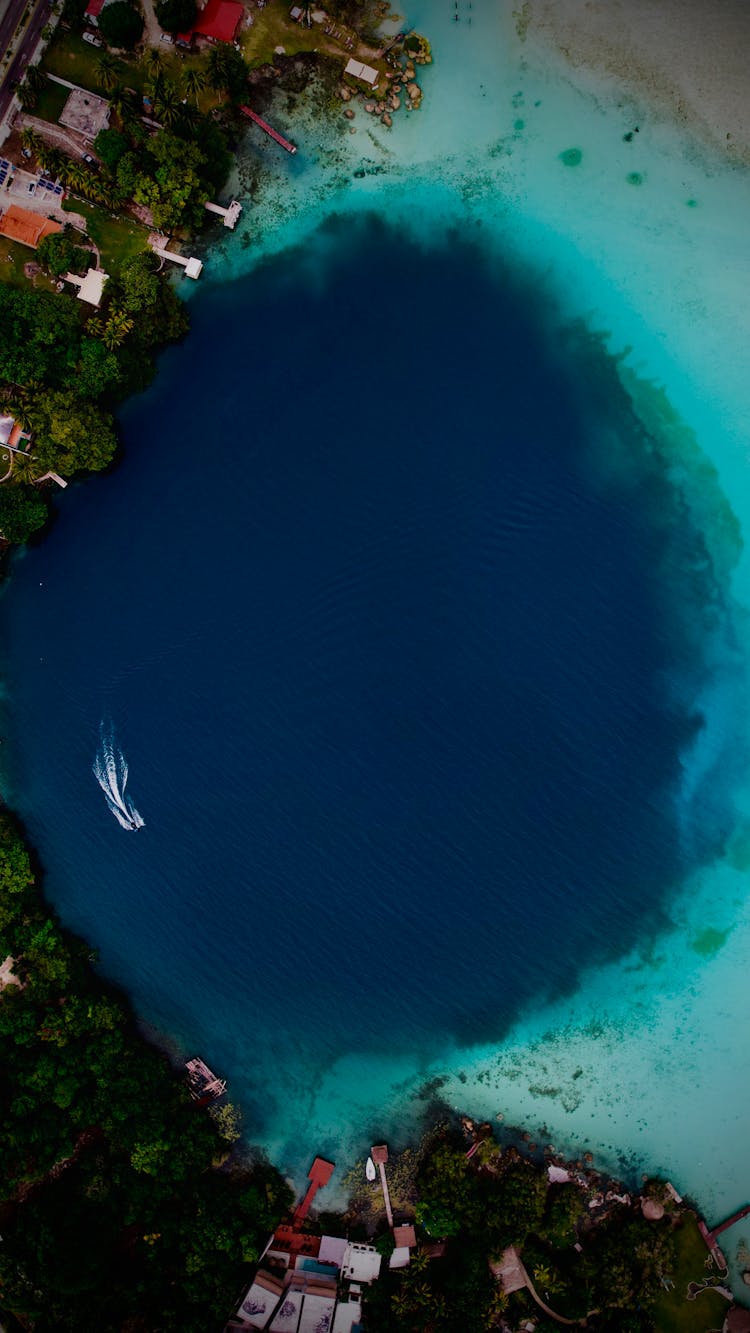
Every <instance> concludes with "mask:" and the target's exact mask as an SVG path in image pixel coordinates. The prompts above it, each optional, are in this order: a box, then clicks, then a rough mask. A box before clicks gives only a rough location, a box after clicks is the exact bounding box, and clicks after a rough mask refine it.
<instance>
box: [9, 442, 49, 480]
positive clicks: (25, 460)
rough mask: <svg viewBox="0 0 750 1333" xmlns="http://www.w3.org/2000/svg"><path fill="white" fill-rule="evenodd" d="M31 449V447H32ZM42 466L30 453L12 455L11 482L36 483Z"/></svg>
mask: <svg viewBox="0 0 750 1333" xmlns="http://www.w3.org/2000/svg"><path fill="white" fill-rule="evenodd" d="M32 447H33V446H32ZM42 467H43V464H40V463H39V460H38V459H37V458H33V457H32V456H31V454H30V453H28V454H27V453H25V452H23V453H19V454H14V455H13V480H14V481H26V482H33V481H36V480H37V478H38V477H39V475H40V473H41V471H42Z"/></svg>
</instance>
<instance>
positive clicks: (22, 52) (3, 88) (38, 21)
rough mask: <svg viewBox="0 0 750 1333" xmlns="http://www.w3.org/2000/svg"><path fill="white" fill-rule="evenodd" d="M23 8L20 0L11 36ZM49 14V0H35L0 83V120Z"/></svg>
mask: <svg viewBox="0 0 750 1333" xmlns="http://www.w3.org/2000/svg"><path fill="white" fill-rule="evenodd" d="M24 8H25V5H24V3H23V0H22V2H21V4H20V5H19V6H18V10H19V13H18V14H17V15H16V19H15V22H14V23H13V28H12V29H11V36H12V33H13V31H14V30H15V26H16V23H17V22H18V19H19V17H20V15H21V14H22V13H23V11H24ZM11 9H12V10H14V11H15V9H16V6H15V5H13V4H12V5H11ZM10 12H11V11H10V10H9V11H8V14H6V16H5V19H4V20H3V27H4V26H5V21H6V20H7V19H8V18H9V15H10ZM49 16H50V0H36V4H35V5H34V6H33V9H32V14H31V18H30V19H29V21H28V23H27V25H26V28H25V31H24V34H23V37H22V38H21V44H20V46H19V48H18V50H17V52H16V54H15V56H14V57H13V60H12V61H11V64H10V68H9V69H8V72H7V74H6V75H5V78H4V79H3V81H2V84H1V85H0V121H1V120H2V119H3V117H4V115H5V113H6V111H7V110H8V107H9V106H10V102H11V98H12V97H13V84H14V83H20V82H21V80H22V78H23V76H24V74H25V73H26V66H27V65H28V63H29V60H30V59H31V56H32V55H33V53H34V48H35V46H36V44H37V42H38V40H39V34H40V32H41V31H42V28H43V27H44V26H45V24H46V23H48V22H49Z"/></svg>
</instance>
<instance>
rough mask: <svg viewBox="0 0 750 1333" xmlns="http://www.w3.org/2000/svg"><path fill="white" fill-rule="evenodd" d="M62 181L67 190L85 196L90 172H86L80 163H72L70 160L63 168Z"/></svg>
mask: <svg viewBox="0 0 750 1333" xmlns="http://www.w3.org/2000/svg"><path fill="white" fill-rule="evenodd" d="M62 179H63V181H64V183H65V186H66V187H67V189H69V190H74V191H75V193H76V194H85V193H86V186H87V185H88V183H89V180H90V179H91V172H90V171H87V170H86V168H85V167H84V165H83V163H82V162H73V161H72V159H71V160H70V161H69V162H66V164H65V167H64V168H63V171H62Z"/></svg>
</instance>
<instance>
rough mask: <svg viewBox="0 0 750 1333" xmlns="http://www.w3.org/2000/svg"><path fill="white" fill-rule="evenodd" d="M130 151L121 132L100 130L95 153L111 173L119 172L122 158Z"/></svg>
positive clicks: (96, 139) (95, 140)
mask: <svg viewBox="0 0 750 1333" xmlns="http://www.w3.org/2000/svg"><path fill="white" fill-rule="evenodd" d="M127 151H128V140H127V139H126V137H125V135H124V134H121V133H120V131H119V130H100V131H99V133H98V134H97V136H96V138H95V139H94V152H95V153H96V154H97V156H98V157H100V158H101V161H102V162H103V164H104V166H105V167H106V168H107V170H108V171H110V172H115V171H116V170H117V164H118V162H119V161H120V159H121V157H123V155H124V154H125V153H127Z"/></svg>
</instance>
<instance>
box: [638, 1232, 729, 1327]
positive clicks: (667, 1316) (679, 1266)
mask: <svg viewBox="0 0 750 1333" xmlns="http://www.w3.org/2000/svg"><path fill="white" fill-rule="evenodd" d="M675 1243H676V1246H677V1262H676V1265H675V1269H674V1272H673V1273H672V1275H671V1276H672V1279H673V1281H674V1288H673V1290H672V1291H665V1292H663V1293H662V1294H661V1295H660V1297H659V1300H658V1302H657V1304H656V1308H655V1311H654V1327H655V1328H657V1329H658V1330H659V1333H708V1330H709V1329H717V1328H721V1326H722V1323H723V1322H724V1319H725V1317H726V1313H727V1309H728V1306H727V1302H726V1301H725V1299H724V1297H723V1296H719V1295H718V1293H717V1292H713V1291H702V1292H701V1293H700V1295H699V1296H697V1297H696V1299H695V1300H694V1301H689V1300H687V1299H686V1293H687V1288H688V1283H689V1282H705V1280H706V1277H707V1276H708V1275H709V1274H710V1273H711V1271H712V1270H711V1269H707V1268H706V1257H707V1250H706V1246H705V1244H704V1242H703V1239H702V1237H701V1234H700V1232H699V1230H698V1224H697V1221H696V1218H695V1214H694V1213H686V1214H685V1221H684V1225H683V1226H681V1227H680V1228H679V1230H678V1231H676V1232H675Z"/></svg>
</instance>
